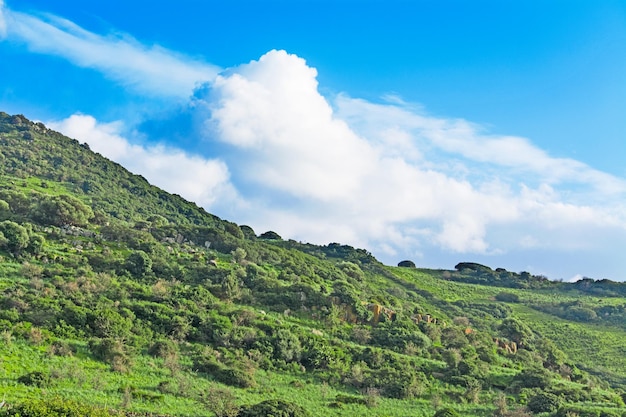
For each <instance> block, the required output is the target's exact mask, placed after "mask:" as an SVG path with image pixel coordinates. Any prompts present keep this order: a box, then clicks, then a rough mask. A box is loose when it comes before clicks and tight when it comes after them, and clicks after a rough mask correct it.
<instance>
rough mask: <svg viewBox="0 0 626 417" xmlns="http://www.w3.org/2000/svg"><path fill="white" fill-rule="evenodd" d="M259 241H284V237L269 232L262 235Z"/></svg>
mask: <svg viewBox="0 0 626 417" xmlns="http://www.w3.org/2000/svg"><path fill="white" fill-rule="evenodd" d="M259 239H265V240H283V238H282V237H280V235H279V234H278V233H276V232H273V231H271V230H270V231H267V232H265V233H263V234H261V236H259Z"/></svg>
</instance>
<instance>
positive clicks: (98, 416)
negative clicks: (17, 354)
mask: <svg viewBox="0 0 626 417" xmlns="http://www.w3.org/2000/svg"><path fill="white" fill-rule="evenodd" d="M0 416H2V417H59V416H63V417H114V416H115V417H122V415H121V414H120V413H116V412H113V411H109V410H106V409H103V408H95V407H91V406H88V405H85V404H83V403H79V402H77V401H73V400H67V399H63V398H53V399H45V400H29V401H25V402H22V403H19V404H15V405H13V406H11V407H8V408H3V409H2V410H0Z"/></svg>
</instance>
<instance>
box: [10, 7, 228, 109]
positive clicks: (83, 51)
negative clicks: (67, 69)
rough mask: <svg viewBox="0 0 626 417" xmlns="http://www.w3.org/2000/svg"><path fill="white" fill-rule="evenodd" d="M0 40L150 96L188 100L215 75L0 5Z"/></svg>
mask: <svg viewBox="0 0 626 417" xmlns="http://www.w3.org/2000/svg"><path fill="white" fill-rule="evenodd" d="M0 35H3V36H4V37H7V38H9V39H13V40H16V41H19V42H23V43H24V44H26V45H27V47H28V48H29V49H30V50H31V51H33V52H38V53H43V54H49V55H56V56H59V57H62V58H65V59H67V60H68V61H70V62H72V63H73V64H75V65H77V66H80V67H85V68H93V69H96V70H98V71H100V72H102V73H103V74H104V75H105V76H107V77H110V78H111V79H114V80H115V81H117V82H120V83H122V84H124V85H125V86H127V87H129V88H132V89H134V90H136V91H139V92H141V93H143V94H146V95H150V96H172V97H182V98H185V97H188V96H189V95H190V94H191V93H192V92H193V90H194V88H195V87H196V86H198V85H199V84H200V83H202V82H207V81H210V80H212V79H213V78H214V77H215V75H216V74H217V73H218V72H219V70H220V69H219V67H217V66H215V65H212V64H208V63H205V62H202V61H200V60H197V59H193V58H190V57H186V56H184V55H182V54H179V53H176V52H173V51H170V50H167V49H165V48H162V47H160V46H158V45H152V46H145V45H143V44H141V43H140V42H138V41H137V40H135V39H134V38H132V37H131V36H129V35H126V34H120V33H112V34H109V35H106V36H102V35H98V34H95V33H92V32H89V31H87V30H85V29H83V28H81V27H80V26H78V25H76V24H74V23H72V22H71V21H69V20H66V19H62V18H60V17H57V16H53V15H49V14H46V15H41V16H36V15H32V14H26V13H21V12H17V11H13V10H11V9H9V8H8V7H6V6H5V5H4V4H3V2H2V0H0Z"/></svg>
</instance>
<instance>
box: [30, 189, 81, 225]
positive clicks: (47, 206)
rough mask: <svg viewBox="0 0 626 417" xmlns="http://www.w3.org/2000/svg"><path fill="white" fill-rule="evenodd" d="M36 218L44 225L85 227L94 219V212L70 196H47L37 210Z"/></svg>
mask: <svg viewBox="0 0 626 417" xmlns="http://www.w3.org/2000/svg"><path fill="white" fill-rule="evenodd" d="M34 217H35V219H36V220H37V221H38V222H40V223H42V224H53V225H55V226H64V225H72V226H84V225H86V224H87V223H88V221H89V219H91V218H92V217H93V211H92V210H91V207H89V206H87V205H85V203H83V202H82V201H80V200H79V199H77V198H76V197H72V196H70V195H57V196H52V197H48V196H46V197H44V198H43V199H42V200H41V201H40V202H39V204H38V205H37V207H36V208H35V213H34Z"/></svg>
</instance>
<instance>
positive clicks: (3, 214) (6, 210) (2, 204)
mask: <svg viewBox="0 0 626 417" xmlns="http://www.w3.org/2000/svg"><path fill="white" fill-rule="evenodd" d="M10 215H11V208H10V207H9V203H7V202H6V201H4V200H0V220H7V219H8V218H9V216H10Z"/></svg>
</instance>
